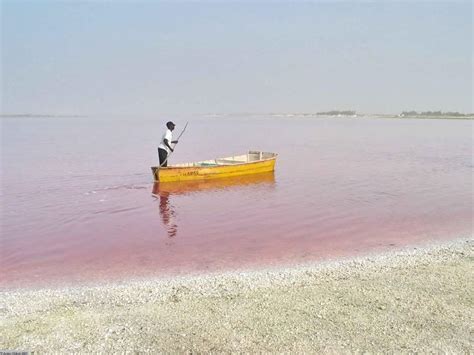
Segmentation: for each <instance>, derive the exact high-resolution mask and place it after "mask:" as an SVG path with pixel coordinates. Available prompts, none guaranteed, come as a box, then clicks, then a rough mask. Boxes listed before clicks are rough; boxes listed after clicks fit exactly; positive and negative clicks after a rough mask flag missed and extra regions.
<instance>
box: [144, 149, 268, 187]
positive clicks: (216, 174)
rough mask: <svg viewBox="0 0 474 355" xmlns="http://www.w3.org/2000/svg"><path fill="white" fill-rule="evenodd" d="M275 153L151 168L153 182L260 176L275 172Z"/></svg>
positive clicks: (255, 153) (249, 153) (249, 154)
mask: <svg viewBox="0 0 474 355" xmlns="http://www.w3.org/2000/svg"><path fill="white" fill-rule="evenodd" d="M276 158H277V154H276V153H268V152H260V151H259V152H257V151H250V152H248V153H247V154H243V155H237V156H232V157H226V158H219V159H213V160H204V161H199V162H194V163H184V164H176V165H170V166H167V167H161V168H159V167H157V166H153V167H152V168H151V170H152V173H153V177H154V178H155V181H156V182H158V181H160V182H171V181H194V180H206V179H216V178H229V177H234V176H242V175H249V174H260V173H266V172H271V171H274V170H275V161H276Z"/></svg>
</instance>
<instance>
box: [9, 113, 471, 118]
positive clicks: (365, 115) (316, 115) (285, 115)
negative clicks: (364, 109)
mask: <svg viewBox="0 0 474 355" xmlns="http://www.w3.org/2000/svg"><path fill="white" fill-rule="evenodd" d="M150 115H151V114H146V115H145V116H150ZM173 115H181V114H162V113H158V114H156V116H157V117H161V116H173ZM189 115H191V116H193V115H195V116H199V117H203V116H204V117H214V118H218V117H252V116H253V117H275V118H291V117H296V118H298V117H305V118H308V117H314V118H354V119H363V118H380V119H383V118H391V119H400V120H402V119H432V120H474V114H461V115H455V116H453V115H423V114H417V115H401V114H400V115H396V114H386V113H380V114H378V113H353V114H346V113H340V114H335V113H305V112H301V113H204V114H203V113H196V114H189ZM93 116H106V117H114V116H115V115H110V114H106V115H47V114H0V117H2V118H86V117H93ZM117 116H121V117H122V115H117ZM125 116H138V117H139V116H141V115H134V114H127V115H125Z"/></svg>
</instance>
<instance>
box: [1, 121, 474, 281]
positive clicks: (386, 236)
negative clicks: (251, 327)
mask: <svg viewBox="0 0 474 355" xmlns="http://www.w3.org/2000/svg"><path fill="white" fill-rule="evenodd" d="M167 119H168V118H167V117H156V118H149V117H148V118H146V117H142V118H140V117H114V118H110V117H89V118H60V117H58V118H3V119H2V161H1V163H2V166H1V171H2V191H1V201H2V229H1V244H0V245H1V261H0V263H1V265H0V266H1V281H0V285H1V286H2V287H16V286H36V285H46V284H63V283H66V284H77V283H87V282H97V281H99V282H100V281H106V280H120V279H126V278H133V277H149V276H167V275H175V274H181V275H183V274H190V273H202V272H214V271H220V270H229V269H248V268H255V267H262V266H269V265H285V264H293V263H301V262H308V261H318V260H325V259H332V258H338V257H346V256H352V255H359V254H365V253H370V252H374V251H383V250H387V249H393V248H398V247H403V246H406V245H412V244H413V245H414V244H420V243H421V244H422V243H425V242H428V241H432V240H444V239H450V238H456V237H461V236H469V235H472V221H473V180H472V178H473V161H472V149H473V122H472V121H463V120H416V119H410V120H399V119H370V118H303V117H291V118H275V117H215V118H204V117H193V116H189V117H172V119H173V121H175V122H176V123H177V128H176V131H175V134H178V133H179V132H180V131H181V129H182V127H183V125H184V123H185V122H186V121H190V123H189V126H188V129H187V131H186V132H185V134H184V135H183V137H182V139H181V141H180V143H179V145H178V147H177V149H176V152H175V154H174V155H173V156H172V157H171V158H170V163H171V164H172V163H178V162H187V161H195V160H204V159H210V158H217V157H222V156H229V155H234V154H235V155H237V154H241V153H244V152H246V151H247V150H249V149H252V150H264V151H271V152H277V153H279V157H278V160H277V165H276V171H275V173H274V174H264V175H258V176H257V175H256V176H249V177H244V178H233V179H226V180H221V181H216V182H214V183H209V182H206V183H202V184H199V183H198V184H189V183H188V184H181V185H178V186H176V185H175V186H167V187H166V188H164V187H163V186H161V187H160V186H154V184H153V177H152V175H151V171H150V166H151V165H156V163H157V159H158V157H157V152H156V147H157V145H158V143H159V140H160V138H161V135H162V133H163V128H164V123H165V122H166V121H167Z"/></svg>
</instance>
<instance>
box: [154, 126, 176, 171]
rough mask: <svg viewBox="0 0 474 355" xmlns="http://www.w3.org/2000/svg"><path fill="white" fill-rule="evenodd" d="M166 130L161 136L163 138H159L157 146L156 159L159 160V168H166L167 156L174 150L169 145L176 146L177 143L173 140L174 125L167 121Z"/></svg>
mask: <svg viewBox="0 0 474 355" xmlns="http://www.w3.org/2000/svg"><path fill="white" fill-rule="evenodd" d="M166 127H167V130H166V132H165V134H163V138H161V142H160V145H159V146H158V157H159V159H160V166H168V155H169V154H170V153H171V152H172V151H173V150H174V149H173V148H172V147H171V144H177V143H178V141H174V140H172V139H173V130H174V128H175V127H176V125H175V124H174V123H173V122H171V121H169V122H167V123H166Z"/></svg>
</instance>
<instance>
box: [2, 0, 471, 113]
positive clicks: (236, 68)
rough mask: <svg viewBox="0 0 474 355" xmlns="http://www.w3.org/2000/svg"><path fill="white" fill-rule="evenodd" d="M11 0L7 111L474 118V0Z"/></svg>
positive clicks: (6, 20) (5, 8) (6, 30)
mask: <svg viewBox="0 0 474 355" xmlns="http://www.w3.org/2000/svg"><path fill="white" fill-rule="evenodd" d="M1 1H2V21H1V22H2V53H1V59H2V94H1V96H2V106H3V107H2V112H3V113H51V114H61V113H64V114H102V113H109V114H110V113H112V114H113V113H118V114H155V113H209V112H222V113H224V112H228V113H236V112H261V113H263V112H315V111H323V110H329V109H355V110H357V111H360V112H388V113H398V112H400V111H401V110H408V109H415V110H443V111H447V110H455V111H463V112H472V111H474V109H473V103H472V95H473V89H472V70H473V67H472V40H473V38H472V17H473V9H472V3H471V1H469V0H468V1H465V2H459V1H449V2H426V1H417V2H414V1H403V2H391V1H383V2H360V1H358V2H356V1H350V2H334V1H333V2H329V1H328V2H321V1H316V2H298V1H292V2H281V1H277V2H271V1H267V2H260V3H256V2H250V1H241V2H232V3H223V2H209V1H206V2H199V1H194V2H181V1H180V2H152V1H143V2H130V1H120V2H116V1H107V2H105V1H84V2H80V1H30V2H26V1H6V0H1Z"/></svg>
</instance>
